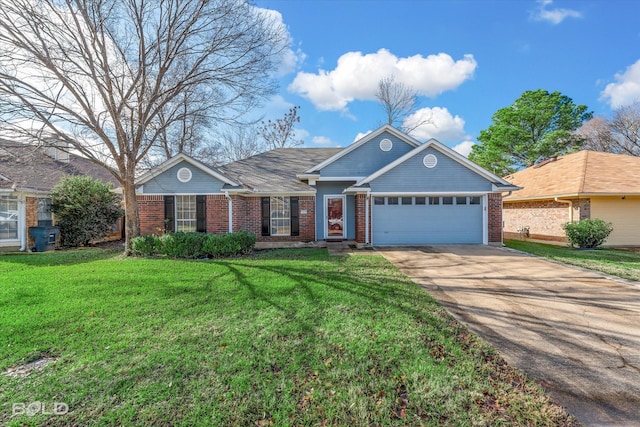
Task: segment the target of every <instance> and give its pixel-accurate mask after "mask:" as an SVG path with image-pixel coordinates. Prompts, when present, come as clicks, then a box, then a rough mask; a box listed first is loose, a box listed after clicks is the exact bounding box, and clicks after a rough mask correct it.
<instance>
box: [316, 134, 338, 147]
mask: <svg viewBox="0 0 640 427" xmlns="http://www.w3.org/2000/svg"><path fill="white" fill-rule="evenodd" d="M311 144H312V145H315V146H320V147H333V146H335V145H336V144H335V143H334V142H333V141H332V140H331V138H329V137H327V136H314V137H313V138H312V139H311Z"/></svg>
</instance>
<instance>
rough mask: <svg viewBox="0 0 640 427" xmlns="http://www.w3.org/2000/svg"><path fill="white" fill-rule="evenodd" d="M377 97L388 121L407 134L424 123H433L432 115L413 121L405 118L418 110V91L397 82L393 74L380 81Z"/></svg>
mask: <svg viewBox="0 0 640 427" xmlns="http://www.w3.org/2000/svg"><path fill="white" fill-rule="evenodd" d="M376 99H377V100H378V102H380V105H381V106H382V108H383V109H384V112H385V115H386V120H387V121H386V123H387V124H389V125H392V126H396V127H398V128H399V129H401V130H402V131H403V132H405V133H407V134H410V133H411V132H413V131H414V130H416V129H417V128H419V127H420V126H422V125H425V124H427V123H431V117H429V118H424V119H418V120H414V121H411V122H407V121H406V120H405V119H407V118H408V117H409V116H411V115H412V114H414V113H415V112H416V111H417V110H418V101H417V100H418V92H417V91H416V90H414V89H413V88H411V87H410V86H407V85H405V84H404V83H400V82H396V81H395V77H394V76H393V75H389V76H387V77H384V78H382V79H381V80H380V81H379V82H378V91H377V92H376Z"/></svg>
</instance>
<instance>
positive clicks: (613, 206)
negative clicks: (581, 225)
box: [503, 150, 640, 246]
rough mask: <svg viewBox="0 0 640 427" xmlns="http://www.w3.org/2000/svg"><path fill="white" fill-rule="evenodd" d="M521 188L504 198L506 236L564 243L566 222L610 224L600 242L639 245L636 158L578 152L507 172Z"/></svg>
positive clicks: (639, 169)
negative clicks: (592, 220)
mask: <svg viewBox="0 0 640 427" xmlns="http://www.w3.org/2000/svg"><path fill="white" fill-rule="evenodd" d="M506 179H508V180H509V181H510V182H512V183H513V184H515V185H518V186H520V187H522V190H520V191H518V192H515V193H513V194H511V195H508V196H506V197H505V198H504V211H503V217H504V231H505V237H507V238H522V237H523V234H521V233H520V232H521V231H522V230H523V229H528V231H529V236H528V238H530V239H534V240H544V241H550V242H566V235H565V232H564V230H563V228H562V226H563V225H564V224H566V223H567V222H575V221H579V220H582V219H586V218H599V219H602V220H604V221H607V222H611V223H612V224H613V232H612V233H611V234H610V235H609V238H608V239H607V241H606V242H605V246H640V227H639V226H638V224H639V222H638V219H639V218H640V157H636V156H628V155H624V154H612V153H601V152H596V151H588V150H583V151H578V152H576V153H572V154H568V155H565V156H561V157H557V158H551V159H549V160H547V161H544V162H542V163H540V164H538V165H535V166H532V167H529V168H527V169H524V170H522V171H519V172H516V173H514V174H512V175H509V176H507V177H506Z"/></svg>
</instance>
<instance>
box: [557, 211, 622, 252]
mask: <svg viewBox="0 0 640 427" xmlns="http://www.w3.org/2000/svg"><path fill="white" fill-rule="evenodd" d="M562 228H563V229H564V231H565V233H566V234H567V240H568V241H569V243H570V244H571V247H572V248H573V247H575V246H578V247H579V248H589V249H592V248H597V247H598V246H600V245H602V244H603V243H604V242H605V241H606V240H607V237H609V234H611V232H612V231H613V225H612V224H611V223H610V222H605V221H603V220H601V219H598V218H594V219H583V220H582V221H578V222H568V223H566V224H565V225H564V226H563V227H562Z"/></svg>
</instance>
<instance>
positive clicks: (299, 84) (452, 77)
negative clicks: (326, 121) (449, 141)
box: [289, 49, 477, 111]
mask: <svg viewBox="0 0 640 427" xmlns="http://www.w3.org/2000/svg"><path fill="white" fill-rule="evenodd" d="M476 67H477V63H476V61H475V59H474V58H473V55H465V56H464V57H463V58H462V59H459V60H457V61H454V60H453V58H451V56H449V55H448V54H446V53H438V54H437V55H429V56H427V57H423V56H422V55H414V56H410V57H407V58H398V57H397V56H395V55H394V54H392V53H391V52H390V51H389V50H387V49H380V50H378V51H377V52H376V53H369V54H364V55H363V54H362V52H347V53H345V54H344V55H342V56H341V57H340V58H339V59H338V64H337V66H336V68H335V69H334V70H331V71H327V70H323V69H320V70H318V72H317V73H315V74H314V73H306V72H299V73H298V75H297V76H296V77H295V79H294V80H293V82H292V83H291V84H290V85H289V90H290V91H291V92H294V93H297V94H299V95H301V96H303V97H305V98H307V99H309V100H310V101H311V102H312V103H313V104H314V105H315V106H316V107H317V108H318V109H320V110H333V111H344V110H346V108H347V105H348V104H349V103H350V102H352V101H354V100H363V101H367V100H373V99H375V93H376V91H377V89H378V82H379V81H380V80H381V79H382V78H383V77H387V76H389V75H393V76H394V77H395V81H396V82H399V83H403V84H405V85H407V86H408V87H411V88H413V89H414V90H415V91H416V92H417V93H418V94H419V95H423V96H428V97H431V98H433V97H435V96H437V95H439V94H440V93H442V92H445V91H447V90H452V89H455V88H457V87H458V86H460V85H461V84H462V83H463V82H464V81H465V80H468V79H470V78H471V77H472V76H473V73H474V71H475V69H476Z"/></svg>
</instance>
